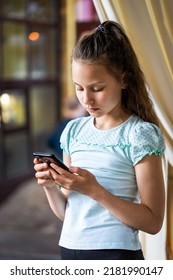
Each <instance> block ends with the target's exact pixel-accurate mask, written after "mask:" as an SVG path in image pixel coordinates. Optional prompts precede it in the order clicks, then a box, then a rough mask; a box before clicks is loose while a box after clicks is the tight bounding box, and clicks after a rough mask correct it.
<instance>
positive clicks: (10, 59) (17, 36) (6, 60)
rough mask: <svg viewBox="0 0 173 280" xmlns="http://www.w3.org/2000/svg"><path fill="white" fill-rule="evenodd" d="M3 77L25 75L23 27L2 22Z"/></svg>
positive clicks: (21, 76) (20, 76)
mask: <svg viewBox="0 0 173 280" xmlns="http://www.w3.org/2000/svg"><path fill="white" fill-rule="evenodd" d="M2 30H3V44H2V52H3V73H2V74H3V78H25V77H26V75H27V63H26V40H25V27H24V25H23V24H19V23H3V25H2Z"/></svg>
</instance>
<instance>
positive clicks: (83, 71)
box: [72, 61, 124, 118]
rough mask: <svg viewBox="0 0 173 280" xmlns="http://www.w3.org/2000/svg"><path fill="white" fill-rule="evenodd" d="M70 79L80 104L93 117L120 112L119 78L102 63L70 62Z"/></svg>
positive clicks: (120, 84) (121, 86)
mask: <svg viewBox="0 0 173 280" xmlns="http://www.w3.org/2000/svg"><path fill="white" fill-rule="evenodd" d="M72 79H73V82H74V85H75V90H76V95H77V97H78V99H79V102H80V103H81V105H82V106H83V107H84V108H85V109H86V110H87V111H88V113H89V114H90V115H92V116H93V117H95V118H99V117H103V116H105V115H107V116H115V114H116V115H117V113H121V111H122V109H121V90H122V88H124V86H123V74H122V77H121V80H119V81H118V80H117V79H116V78H115V77H113V75H111V74H110V73H109V72H108V70H107V68H106V67H105V66H104V65H100V64H87V63H84V62H81V61H73V62H72Z"/></svg>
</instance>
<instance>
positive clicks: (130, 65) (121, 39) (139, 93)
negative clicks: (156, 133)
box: [72, 21, 159, 126]
mask: <svg viewBox="0 0 173 280" xmlns="http://www.w3.org/2000/svg"><path fill="white" fill-rule="evenodd" d="M72 60H82V61H84V62H85V63H89V64H103V65H105V66H106V67H107V70H108V71H109V72H110V73H111V74H112V75H113V76H114V77H115V78H116V79H117V80H118V79H120V76H121V75H122V73H125V75H124V84H125V89H122V109H123V110H124V112H126V113H128V114H136V115H137V116H139V117H140V118H141V119H143V120H144V121H147V122H151V123H154V124H156V125H158V126H159V120H158V118H157V116H156V113H155V111H154V108H153V104H152V101H151V99H150V97H149V93H148V91H147V87H146V81H145V77H144V74H143V72H142V70H141V68H140V65H139V62H138V59H137V56H136V54H135V52H134V50H133V48H132V45H131V43H130V41H129V39H128V37H127V35H126V34H125V31H124V30H123V28H122V27H121V26H120V25H119V24H118V23H116V22H114V21H105V22H103V23H102V24H100V25H99V26H98V27H97V28H96V29H94V30H92V31H90V32H88V33H87V34H85V35H83V36H82V37H81V38H80V39H79V41H78V42H77V44H76V46H75V48H74V49H73V52H72Z"/></svg>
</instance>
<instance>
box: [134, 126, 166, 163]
mask: <svg viewBox="0 0 173 280" xmlns="http://www.w3.org/2000/svg"><path fill="white" fill-rule="evenodd" d="M130 143H131V146H130V158H131V161H132V163H133V166H134V165H136V164H137V163H138V162H139V161H140V160H142V159H143V157H145V156H146V155H152V154H155V155H157V156H163V155H164V151H165V140H164V137H163V134H162V133H161V131H160V129H159V128H158V127H157V126H156V125H154V124H151V123H148V122H143V123H138V125H136V126H135V128H133V129H132V131H131V132H130Z"/></svg>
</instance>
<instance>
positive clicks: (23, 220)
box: [0, 0, 173, 259]
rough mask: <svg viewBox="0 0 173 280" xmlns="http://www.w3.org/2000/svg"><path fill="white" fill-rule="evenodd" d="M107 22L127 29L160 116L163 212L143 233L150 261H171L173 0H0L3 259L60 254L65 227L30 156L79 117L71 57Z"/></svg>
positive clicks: (0, 238) (47, 146)
mask: <svg viewBox="0 0 173 280" xmlns="http://www.w3.org/2000/svg"><path fill="white" fill-rule="evenodd" d="M106 19H112V20H115V21H119V22H120V23H122V24H123V26H124V27H125V30H127V31H128V32H129V33H128V35H130V38H131V39H132V41H133V45H134V47H135V48H136V52H137V55H138V56H139V58H140V62H141V65H142V66H143V68H144V70H145V71H144V72H145V75H147V80H148V81H149V84H150V87H151V90H152V93H153V96H154V100H155V105H156V109H157V111H158V112H159V114H160V116H161V121H162V124H163V129H164V133H165V136H166V139H167V155H168V158H169V160H168V161H167V165H166V171H165V174H166V175H165V181H166V191H167V205H166V210H167V211H166V213H167V214H166V216H165V221H164V226H163V231H162V233H161V234H160V235H159V237H155V236H154V238H153V239H152V238H151V236H148V235H143V234H142V235H141V240H142V243H143V247H144V253H145V256H146V257H147V259H173V223H172V217H173V203H172V200H173V188H172V186H173V138H172V136H171V135H172V134H173V129H172V125H173V123H172V119H173V114H172V112H173V111H172V105H173V98H172V66H171V65H172V61H173V55H171V54H173V51H172V49H173V37H172V34H173V31H172V26H173V25H172V23H171V20H172V19H173V2H172V1H171V0H158V1H153V0H147V1H144V0H129V1H126V0H0V259H59V258H60V256H59V248H58V239H59V234H60V231H61V227H62V224H61V222H60V221H58V220H57V218H56V217H55V216H54V214H53V213H52V211H51V210H50V208H49V205H48V202H47V199H46V197H45V194H44V191H43V190H42V188H41V187H39V186H37V184H36V179H35V178H34V171H33V157H32V153H33V152H34V151H42V152H55V153H56V152H57V151H58V150H57V142H56V143H54V139H55V138H56V137H55V136H57V134H56V133H57V130H59V127H60V129H61V130H62V127H63V125H64V124H65V123H66V122H67V121H68V120H69V119H71V118H73V117H76V116H79V115H81V114H84V112H82V111H81V108H78V106H77V105H75V106H74V104H76V100H75V98H74V95H75V94H74V89H73V85H72V82H71V61H70V54H71V50H72V48H73V46H74V44H75V42H76V40H77V39H78V38H79V37H80V35H81V34H83V33H84V32H86V31H87V30H89V29H92V28H95V27H96V26H97V25H98V24H99V23H100V21H104V20H106ZM152 32H153V33H152ZM153 34H154V35H153ZM135 36H136V37H135ZM162 36H164V37H163V40H162ZM168 54H169V55H168ZM153 69H154V71H153ZM156 70H157V71H156ZM76 106H77V107H76ZM76 108H77V109H76ZM165 108H166V110H165ZM162 109H164V110H162ZM55 147H56V148H55ZM155 240H156V241H155ZM153 244H154V245H153Z"/></svg>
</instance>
